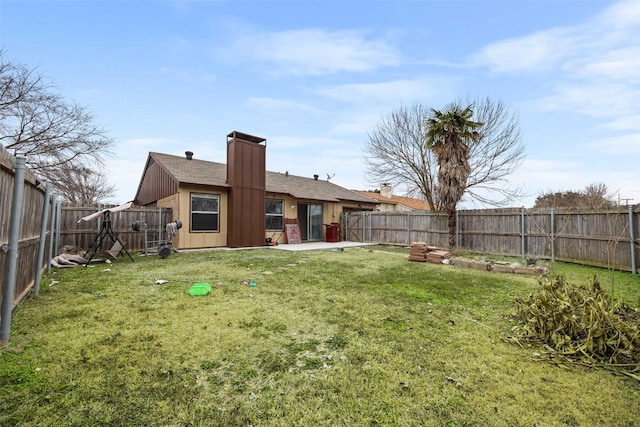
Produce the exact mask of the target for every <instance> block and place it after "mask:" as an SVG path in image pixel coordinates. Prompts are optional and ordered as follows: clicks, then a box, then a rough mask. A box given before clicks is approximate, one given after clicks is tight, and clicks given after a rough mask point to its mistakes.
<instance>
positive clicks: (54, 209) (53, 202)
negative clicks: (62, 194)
mask: <svg viewBox="0 0 640 427" xmlns="http://www.w3.org/2000/svg"><path fill="white" fill-rule="evenodd" d="M56 203H58V198H57V197H56V193H52V194H51V221H50V226H49V253H48V255H47V257H48V258H47V259H48V260H49V262H48V263H47V274H48V273H51V259H52V258H53V234H54V230H55V226H56V212H57V210H58V207H57V205H56Z"/></svg>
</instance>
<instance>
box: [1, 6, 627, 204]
mask: <svg viewBox="0 0 640 427" xmlns="http://www.w3.org/2000/svg"><path fill="white" fill-rule="evenodd" d="M0 48H2V49H4V51H5V59H6V60H8V61H10V62H13V63H20V64H23V65H25V66H27V67H29V68H37V70H38V71H39V72H40V73H42V74H43V75H45V76H46V77H47V78H49V79H51V80H52V81H53V82H54V83H55V85H56V89H57V91H58V93H60V94H61V95H63V96H64V97H65V98H66V99H68V100H69V101H73V102H76V103H78V104H79V105H82V106H84V107H86V108H87V109H88V110H89V111H90V112H91V113H92V114H93V115H94V117H95V123H96V124H98V125H99V126H101V127H104V128H106V129H107V130H108V135H109V136H110V137H112V138H113V139H114V147H113V154H112V155H111V156H109V158H108V171H109V172H108V175H107V179H108V180H109V181H110V182H111V183H112V184H114V185H115V186H116V194H115V195H114V197H113V200H110V201H111V202H114V203H124V202H126V201H129V200H132V199H133V198H134V197H135V193H136V190H137V188H138V184H139V182H140V179H141V176H142V173H143V169H144V165H145V162H146V160H147V156H148V153H149V152H150V151H155V152H162V153H168V154H174V155H179V156H182V155H184V152H185V151H192V152H193V153H194V158H197V159H202V160H209V161H215V162H222V163H224V162H225V161H226V136H227V134H229V133H230V132H232V131H234V130H235V131H240V132H244V133H249V134H252V135H257V136H260V137H264V138H266V139H267V143H266V144H267V154H266V156H267V170H270V171H274V172H282V173H284V172H285V171H288V172H289V173H290V174H293V175H300V176H308V177H312V176H313V175H314V174H318V175H320V177H321V179H326V177H327V176H333V178H331V182H333V183H335V184H338V185H340V186H343V187H346V188H349V189H357V190H368V189H374V188H379V184H378V185H375V183H374V184H372V183H370V182H369V181H368V180H367V178H366V176H367V167H366V165H365V163H364V161H363V159H364V156H365V151H364V146H365V144H366V142H367V141H368V134H369V133H371V132H372V131H373V130H374V129H375V126H376V125H377V124H378V123H379V122H380V121H381V120H382V119H383V118H384V117H385V116H388V115H389V114H390V113H391V112H393V111H394V110H397V109H398V108H400V107H402V106H408V105H411V104H413V103H415V102H420V103H422V104H424V105H427V106H429V107H431V108H436V109H441V108H443V107H444V106H446V105H447V104H449V103H450V102H452V101H455V100H458V99H475V98H486V97H488V98H490V99H492V100H494V101H502V102H504V103H505V104H506V105H507V108H508V110H509V112H510V113H514V114H516V115H517V116H518V118H519V121H520V130H521V132H522V142H523V144H524V145H525V146H526V153H525V159H524V161H523V162H522V164H521V166H520V167H519V168H518V170H517V171H516V172H514V173H513V174H512V175H511V176H510V178H509V180H508V182H505V183H503V184H501V185H505V186H510V187H511V188H514V187H518V188H520V189H522V190H523V191H524V192H525V193H526V194H527V195H526V196H525V197H522V198H521V199H518V200H516V201H514V202H513V203H512V206H514V207H516V206H524V207H532V206H533V204H534V202H535V198H536V196H538V195H539V194H540V193H542V192H548V191H567V190H582V189H584V188H585V187H586V186H587V185H589V184H592V183H604V184H606V185H607V187H608V188H609V189H610V190H611V191H612V192H613V193H614V194H613V196H614V198H615V199H616V200H619V201H620V202H621V203H622V204H637V203H640V172H639V171H640V167H639V165H640V1H637V0H630V1H629V0H623V1H607V0H570V1H569V0H566V1H564V0H539V1H536V0H501V1H483V0H468V1H464V0H441V1H437V0H422V1H419V0H414V1H402V0H399V1H391V0H389V1H359V0H351V1H339V0H334V1H302V0H300V1H258V0H255V1H246V0H245V1H243V0H239V1H233V0H228V1H214V0H199V1H197V0H193V1H189V0H175V1H159V0H158V1H154V0H137V1H124V0H122V1H107V0H93V1H88V0H85V1H68V0H49V1H29V0H19V1H17V0H0ZM396 190H397V191H394V193H396V192H400V191H401V189H396ZM398 195H402V194H398ZM465 203H466V205H465ZM465 203H463V204H462V205H461V207H462V208H464V207H467V208H473V207H481V206H476V205H473V204H471V203H470V202H465Z"/></svg>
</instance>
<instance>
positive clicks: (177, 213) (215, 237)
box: [158, 185, 229, 249]
mask: <svg viewBox="0 0 640 427" xmlns="http://www.w3.org/2000/svg"><path fill="white" fill-rule="evenodd" d="M191 193H200V194H216V195H219V196H220V202H219V205H218V215H219V221H220V223H219V225H218V229H219V231H217V232H200V231H199V232H195V233H191V232H190V231H189V230H191V222H190V221H191V215H190V210H191ZM177 196H178V197H176V199H177V200H175V201H170V199H171V198H169V197H168V198H166V199H163V202H164V201H167V203H168V205H167V207H171V208H173V209H174V220H175V219H179V220H180V221H181V222H182V228H181V229H180V230H178V236H177V239H176V240H174V243H176V242H178V243H176V248H177V249H199V248H213V247H224V246H227V222H228V213H227V211H228V206H229V197H228V192H227V190H226V189H211V188H203V187H201V186H197V185H191V186H189V185H181V186H180V190H179V194H178V195H177ZM170 203H177V206H176V207H174V206H172V205H171V204H170ZM158 205H160V201H158Z"/></svg>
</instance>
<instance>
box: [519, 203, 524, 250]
mask: <svg viewBox="0 0 640 427" xmlns="http://www.w3.org/2000/svg"><path fill="white" fill-rule="evenodd" d="M520 223H521V226H522V231H521V236H520V237H521V239H520V240H521V246H522V248H521V249H522V260H523V261H524V257H525V252H524V251H525V244H524V234H525V233H524V208H522V210H521V211H520Z"/></svg>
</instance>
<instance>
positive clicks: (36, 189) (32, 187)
mask: <svg viewBox="0 0 640 427" xmlns="http://www.w3.org/2000/svg"><path fill="white" fill-rule="evenodd" d="M0 148H1V149H0V277H1V278H2V284H4V283H5V269H6V265H7V259H8V256H9V247H8V246H9V231H10V230H9V226H10V223H11V206H12V202H13V188H14V184H15V182H14V181H15V180H14V175H15V172H14V162H15V158H14V157H13V156H11V155H10V154H9V153H7V152H6V151H5V150H4V148H2V146H0ZM39 184H40V183H39V182H38V181H37V180H36V177H35V176H34V175H33V174H32V173H30V172H29V171H28V170H27V172H26V173H25V177H24V193H23V201H22V206H23V207H22V211H21V219H20V222H21V227H20V234H19V239H18V244H17V259H16V268H15V271H16V275H15V285H14V298H13V304H14V305H15V303H16V302H17V301H19V300H20V299H22V298H23V297H24V296H25V295H26V294H27V293H28V292H29V290H30V289H31V288H32V286H33V284H34V281H35V277H36V275H37V274H36V273H37V272H41V271H42V269H43V268H44V267H46V265H47V264H48V260H44V259H43V262H42V264H41V265H39V266H38V265H37V263H38V259H37V258H38V248H39V245H40V233H41V224H42V211H43V208H44V204H45V191H44V189H43V188H41V187H42V186H40V185H39ZM47 203H50V202H49V201H47ZM45 238H46V239H47V240H46V242H45V245H46V244H48V243H49V238H50V233H47V235H46V236H45ZM2 294H3V286H0V300H2V297H3V295H2Z"/></svg>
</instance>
